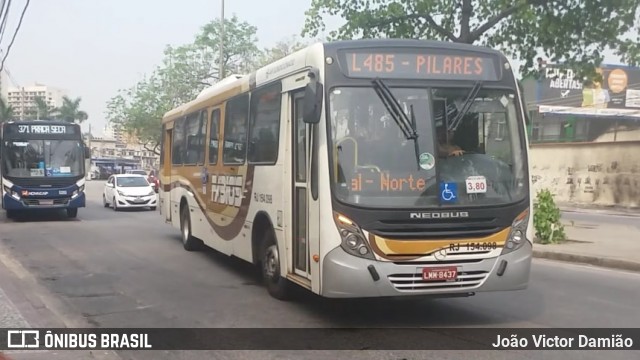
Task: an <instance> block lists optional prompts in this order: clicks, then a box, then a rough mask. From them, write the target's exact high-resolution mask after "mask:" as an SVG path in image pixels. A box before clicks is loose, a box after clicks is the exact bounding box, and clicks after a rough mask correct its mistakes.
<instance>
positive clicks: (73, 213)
mask: <svg viewBox="0 0 640 360" xmlns="http://www.w3.org/2000/svg"><path fill="white" fill-rule="evenodd" d="M67 217H68V218H70V219H74V218H76V217H78V208H69V209H67Z"/></svg>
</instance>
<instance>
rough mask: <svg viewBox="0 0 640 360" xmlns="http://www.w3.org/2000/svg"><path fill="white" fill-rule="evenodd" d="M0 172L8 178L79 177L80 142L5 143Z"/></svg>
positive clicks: (82, 158)
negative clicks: (1, 170)
mask: <svg viewBox="0 0 640 360" xmlns="http://www.w3.org/2000/svg"><path fill="white" fill-rule="evenodd" d="M4 147H5V151H4V154H3V159H2V163H3V168H4V169H3V172H4V173H5V174H6V175H7V176H10V177H17V178H29V177H49V176H81V175H82V169H83V165H84V152H83V147H82V143H81V142H80V141H77V140H18V139H16V140H6V142H5V144H4Z"/></svg>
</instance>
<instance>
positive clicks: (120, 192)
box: [118, 190, 126, 196]
mask: <svg viewBox="0 0 640 360" xmlns="http://www.w3.org/2000/svg"><path fill="white" fill-rule="evenodd" d="M118 195H120V196H126V195H125V194H124V193H123V192H122V191H120V190H118Z"/></svg>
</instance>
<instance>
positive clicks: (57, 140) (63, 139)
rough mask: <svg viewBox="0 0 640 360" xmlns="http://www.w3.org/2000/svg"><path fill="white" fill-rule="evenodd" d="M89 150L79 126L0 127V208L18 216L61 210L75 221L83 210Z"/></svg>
mask: <svg viewBox="0 0 640 360" xmlns="http://www.w3.org/2000/svg"><path fill="white" fill-rule="evenodd" d="M89 158H90V150H89V148H88V147H87V146H86V145H85V143H84V140H83V138H82V131H81V128H80V125H78V124H71V123H67V122H60V121H53V120H31V121H9V122H4V123H2V124H1V126H0V162H2V166H0V174H1V175H2V177H1V178H2V208H3V209H4V210H5V211H6V214H7V217H9V218H13V217H15V216H16V215H17V214H18V213H23V212H33V211H41V210H61V209H64V210H65V211H66V213H67V216H68V217H70V218H75V217H77V215H78V208H81V207H84V206H85V195H84V186H85V175H86V173H85V161H86V159H89Z"/></svg>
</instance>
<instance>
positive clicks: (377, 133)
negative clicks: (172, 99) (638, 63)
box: [160, 39, 533, 299]
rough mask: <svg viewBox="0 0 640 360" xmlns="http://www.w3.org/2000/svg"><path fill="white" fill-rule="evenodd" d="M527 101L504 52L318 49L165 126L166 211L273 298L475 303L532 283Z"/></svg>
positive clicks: (170, 117) (418, 45) (217, 89)
mask: <svg viewBox="0 0 640 360" xmlns="http://www.w3.org/2000/svg"><path fill="white" fill-rule="evenodd" d="M523 106H524V100H523V97H522V94H521V92H520V90H519V87H518V84H517V81H516V78H515V75H514V72H513V69H512V67H511V65H510V63H509V61H508V60H507V59H506V58H505V56H503V55H502V54H501V53H500V52H498V51H495V50H492V49H488V48H484V47H476V46H471V45H466V44H456V43H444V42H433V41H420V40H400V39H384V40H381V39H374V40H350V41H342V42H327V43H317V44H314V45H311V46H309V47H307V48H305V49H302V50H300V51H297V52H295V53H293V54H291V55H289V56H286V57H284V58H282V59H280V60H278V61H275V62H273V63H272V64H269V65H267V66H264V67H262V68H260V69H258V70H257V71H255V72H253V73H251V74H248V75H245V76H242V77H240V78H238V77H237V76H234V77H233V78H232V79H229V78H227V79H226V80H224V81H222V82H221V83H220V84H219V85H214V86H213V87H212V88H210V89H207V90H206V91H203V92H202V93H201V95H200V96H198V97H197V98H196V99H194V100H193V101H191V102H188V103H185V104H183V105H181V106H179V107H177V108H175V109H173V110H171V111H169V112H167V113H166V114H165V116H164V118H163V120H162V134H163V135H162V139H161V152H162V154H161V163H162V164H161V176H160V181H161V186H160V187H161V191H160V207H161V209H160V213H161V216H162V217H164V220H165V221H166V222H168V223H170V224H172V226H174V227H175V228H177V229H180V232H181V234H182V242H183V246H184V248H185V249H186V250H188V251H193V250H197V249H199V248H202V246H203V245H204V246H207V247H210V248H213V249H215V250H217V251H218V252H221V253H223V254H226V255H229V256H233V257H237V258H240V259H243V260H245V261H247V262H250V263H253V264H255V265H256V266H258V268H259V269H261V272H262V276H263V278H264V282H265V284H266V288H267V290H268V292H269V294H271V296H273V297H275V298H277V299H286V298H287V296H288V294H290V289H291V288H292V287H294V286H295V285H297V286H301V287H303V288H306V289H308V290H310V291H311V292H313V293H316V294H319V295H321V296H323V297H328V298H371V297H398V296H409V295H413V296H418V295H420V296H438V297H457V296H471V295H474V294H476V293H478V292H485V291H510V290H520V289H525V288H527V286H528V281H529V274H530V265H531V258H532V239H533V232H532V216H531V211H532V208H531V198H532V194H531V191H530V189H531V184H530V180H529V165H528V140H527V136H526V131H525V120H526V119H525V116H526V115H525V113H524V108H523Z"/></svg>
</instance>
